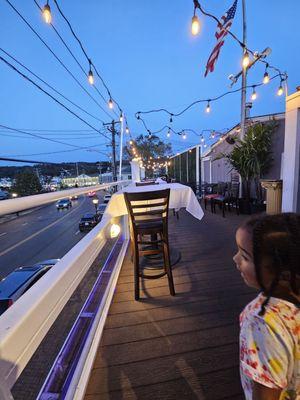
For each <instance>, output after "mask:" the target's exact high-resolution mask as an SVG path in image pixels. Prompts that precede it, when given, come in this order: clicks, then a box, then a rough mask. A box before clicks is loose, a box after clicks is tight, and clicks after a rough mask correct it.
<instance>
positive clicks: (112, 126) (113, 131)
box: [103, 120, 120, 182]
mask: <svg viewBox="0 0 300 400" xmlns="http://www.w3.org/2000/svg"><path fill="white" fill-rule="evenodd" d="M116 124H120V122H119V121H115V120H112V122H109V123H106V124H103V125H104V126H108V128H107V129H108V130H109V131H110V132H111V146H112V174H113V181H114V182H116V180H117V165H116V133H117V132H116V128H115V125H116Z"/></svg>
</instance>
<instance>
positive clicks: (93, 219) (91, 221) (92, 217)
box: [79, 213, 99, 232]
mask: <svg viewBox="0 0 300 400" xmlns="http://www.w3.org/2000/svg"><path fill="white" fill-rule="evenodd" d="M98 222H99V218H98V216H97V214H92V213H87V214H84V215H83V217H82V218H81V220H80V222H79V230H80V232H83V231H88V230H90V229H93V228H94V226H96V225H97V224H98Z"/></svg>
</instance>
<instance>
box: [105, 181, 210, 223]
mask: <svg viewBox="0 0 300 400" xmlns="http://www.w3.org/2000/svg"><path fill="white" fill-rule="evenodd" d="M168 188H170V189H171V191H170V203H169V208H171V209H173V208H174V209H175V210H179V209H181V208H185V209H186V210H187V211H188V212H189V213H190V214H192V215H193V217H195V218H197V219H199V220H200V219H202V217H203V215H204V213H203V210H202V208H201V206H200V204H199V201H198V200H197V198H196V196H195V194H194V192H193V191H192V189H191V188H190V187H189V186H185V185H181V184H180V183H164V184H163V183H161V184H159V185H147V186H135V185H129V186H127V187H126V188H124V189H123V190H120V191H118V192H117V193H115V194H113V195H112V197H111V199H110V201H109V203H108V205H107V207H106V210H105V213H104V217H107V218H109V219H110V218H112V217H120V216H121V215H126V214H128V213H127V208H126V203H125V199H124V194H123V193H124V192H129V193H136V192H150V191H156V190H164V189H168Z"/></svg>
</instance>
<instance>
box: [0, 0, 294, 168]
mask: <svg viewBox="0 0 300 400" xmlns="http://www.w3.org/2000/svg"><path fill="white" fill-rule="evenodd" d="M9 1H10V3H11V4H13V5H14V7H15V8H16V9H17V10H18V11H19V12H20V13H21V14H22V16H23V17H24V18H26V20H27V21H28V22H29V23H30V24H31V25H32V27H34V29H35V30H36V31H37V32H38V33H39V34H40V35H41V37H42V38H43V39H44V40H45V41H46V42H47V44H48V45H49V46H50V47H51V49H52V50H53V51H54V52H55V54H56V55H57V56H58V57H59V58H60V59H61V60H62V61H63V62H64V63H65V65H66V66H67V67H68V68H69V70H70V71H71V72H72V73H73V74H74V75H75V76H76V78H77V79H78V80H79V81H80V83H81V84H82V85H83V86H84V88H85V89H86V90H88V91H89V93H90V94H91V95H92V96H93V97H94V98H95V99H96V101H97V102H98V103H99V104H100V105H101V106H102V107H103V108H104V109H105V110H106V111H107V113H108V114H110V115H107V114H106V113H104V111H103V110H102V109H101V108H100V107H99V106H98V105H97V104H95V103H94V102H93V100H92V99H91V98H90V97H89V96H88V95H87V94H86V93H85V92H84V91H83V90H82V89H81V88H80V87H79V86H78V85H77V84H76V83H75V81H74V80H73V79H72V78H71V77H70V75H68V74H67V72H66V71H65V70H64V69H63V68H62V66H61V65H59V63H58V62H57V60H56V59H55V58H54V57H53V55H52V54H51V53H50V52H49V50H47V49H46V47H45V46H44V45H43V44H42V43H41V42H40V41H39V40H38V38H37V37H36V36H35V35H34V33H33V32H32V31H31V30H30V29H29V28H28V26H26V24H25V23H24V22H23V21H22V20H21V18H20V17H19V16H18V15H17V14H16V12H15V11H13V9H12V8H11V6H10V5H9V4H8V2H7V0H2V1H1V2H0V15H1V25H0V48H1V50H0V56H1V57H4V58H5V59H7V60H9V61H10V62H11V63H12V64H13V65H15V66H17V64H16V63H15V62H14V61H12V60H11V59H10V58H9V57H8V56H7V55H5V54H4V53H3V51H2V50H5V51H6V52H7V53H9V54H10V55H12V56H13V57H15V58H16V59H17V60H18V61H19V62H21V63H23V64H24V65H25V66H26V67H27V68H29V69H30V70H32V71H33V72H34V73H36V74H37V75H39V76H40V77H41V78H42V79H44V80H45V81H47V83H49V84H51V85H52V86H53V87H55V88H56V89H57V90H58V91H60V92H61V93H63V94H64V95H65V96H66V97H68V98H69V99H70V100H72V101H73V102H75V103H76V104H78V105H80V106H81V107H82V108H83V109H85V110H86V111H88V112H89V113H90V114H92V115H93V116H95V117H96V118H99V119H100V120H103V121H104V122H110V121H111V120H112V118H116V116H115V115H113V114H112V112H111V110H109V109H108V107H107V104H106V103H105V102H104V101H103V100H102V98H101V97H100V96H99V94H98V93H97V92H96V91H95V90H94V88H93V87H91V86H90V85H89V84H88V82H87V80H86V78H85V76H84V75H83V73H82V71H81V70H80V69H79V67H78V65H77V64H76V63H75V62H74V60H73V59H72V58H71V56H70V54H68V52H67V51H66V49H65V48H64V46H63V45H62V43H61V42H60V40H59V39H58V37H57V35H56V34H55V32H54V31H53V29H52V28H51V26H49V25H47V24H45V22H44V21H43V20H42V17H41V14H40V11H39V9H38V7H37V6H36V4H35V2H34V0H9ZM57 1H58V4H59V5H60V6H61V8H62V10H63V12H64V13H65V15H66V16H67V17H68V19H69V20H70V22H71V24H72V26H73V28H74V30H75V32H76V33H77V35H78V36H79V38H80V39H81V41H82V43H83V45H84V47H85V49H86V51H87V53H88V54H89V56H90V58H91V59H92V61H93V63H94V64H95V65H96V67H97V69H98V70H99V72H100V73H101V75H102V77H103V78H104V80H105V82H106V84H107V85H108V87H109V89H110V91H111V93H112V95H113V97H114V98H115V99H116V100H117V101H118V103H119V104H120V106H121V107H122V109H123V110H124V112H125V113H126V116H127V119H128V124H129V128H130V130H131V133H132V135H133V137H135V136H137V135H138V134H141V133H145V129H144V128H143V126H142V124H141V123H140V122H139V121H137V120H136V119H135V117H134V114H135V112H137V111H140V110H151V109H156V108H162V107H163V108H167V109H168V110H170V111H171V112H174V113H176V112H178V111H180V110H181V109H183V108H184V107H186V106H187V105H189V104H190V103H192V102H193V101H195V100H198V99H208V98H212V97H215V96H218V95H221V94H222V93H224V92H226V91H227V90H229V83H230V81H229V80H228V76H229V75H230V74H235V73H237V72H239V70H240V68H241V67H240V65H241V64H240V62H241V48H240V47H239V45H238V44H237V43H236V42H235V41H234V40H232V38H231V37H229V36H227V37H226V40H225V45H224V46H223V48H222V50H221V54H220V57H219V59H218V61H217V64H216V68H215V71H214V72H213V73H211V74H209V75H208V76H207V77H206V78H204V71H205V65H206V62H207V59H208V57H209V54H210V52H211V50H212V49H213V47H214V45H215V37H214V34H215V31H216V23H215V22H214V21H211V20H210V19H208V18H207V17H204V16H202V15H201V14H200V13H199V12H198V16H199V19H200V21H201V32H200V35H198V36H196V37H194V36H192V35H191V33H190V22H191V17H192V15H193V1H192V0H174V1H166V0H151V1H146V0H128V1H124V0H101V1H99V0H98V1H97V0H85V1H79V0H64V1H61V0H57ZM37 2H38V3H39V5H40V6H41V7H43V6H44V4H45V2H46V1H45V0H42V1H41V0H37ZM200 2H201V4H202V5H203V7H204V8H205V9H206V10H207V11H210V12H212V13H213V14H215V15H217V16H218V17H219V18H220V17H221V16H222V14H224V12H225V11H226V10H227V9H228V8H229V7H230V6H231V5H232V3H233V0H222V1H221V0H210V1H209V0H203V1H200ZM246 3H247V24H248V47H249V48H250V49H251V50H254V51H256V50H257V51H262V50H263V49H265V48H266V47H270V48H271V49H272V53H271V55H270V56H269V57H268V62H269V63H270V64H272V65H274V66H276V67H278V68H279V69H280V70H282V71H286V72H287V73H288V77H289V78H288V90H289V93H293V92H294V91H295V89H296V86H298V85H300V77H299V65H300V51H299V42H300V33H299V15H300V1H299V0H288V1H285V2H282V0H265V1H261V0H251V1H250V0H248V1H246ZM49 5H50V7H51V10H52V18H53V25H54V26H55V27H56V28H57V30H58V31H59V33H60V34H61V35H62V37H63V38H64V40H65V41H66V43H67V44H68V46H69V47H70V48H71V49H72V51H73V52H74V54H75V55H76V57H77V58H78V60H79V61H80V63H81V65H82V66H83V67H84V69H85V70H86V71H87V70H88V63H87V61H86V58H85V57H84V55H83V53H82V51H81V49H80V47H79V45H78V43H77V42H76V41H75V40H74V38H73V36H72V35H71V33H70V31H69V29H68V27H67V25H66V23H65V21H64V20H63V19H62V18H61V16H60V15H59V13H58V10H57V9H56V6H55V4H54V2H53V1H52V0H50V1H49ZM231 30H232V32H234V33H235V34H236V35H237V36H238V37H239V38H241V37H242V10H241V0H239V2H238V9H237V13H236V16H235V19H234V21H233V25H232V28H231ZM0 61H1V62H0V74H1V75H0V76H1V91H0V103H1V113H0V115H1V118H0V124H1V125H5V126H8V127H11V128H17V129H21V130H25V129H26V130H36V131H31V132H32V133H35V134H38V135H41V136H44V137H47V138H53V139H55V140H60V141H63V142H65V143H70V144H73V145H76V146H82V147H84V146H96V145H97V147H92V149H94V150H98V151H101V152H104V153H105V154H109V153H110V152H111V150H110V148H109V147H107V146H106V145H107V144H108V140H106V139H105V138H103V137H102V136H100V134H97V133H96V132H92V131H87V130H89V129H90V128H89V127H88V126H86V125H85V124H84V123H83V122H81V121H80V120H78V119H77V118H75V117H74V116H73V115H71V114H69V113H68V112H67V111H66V110H64V109H62V108H61V107H60V106H59V105H58V104H56V103H54V102H53V100H51V99H50V98H49V97H47V96H46V95H45V94H43V93H41V92H40V91H39V90H38V89H37V88H35V87H34V86H33V85H32V84H31V83H29V82H27V81H26V80H25V79H23V78H22V77H21V76H19V75H18V74H17V73H16V72H15V71H13V70H12V69H11V68H9V67H8V66H7V65H5V64H4V63H3V61H2V60H0ZM18 68H19V69H20V70H21V71H22V72H25V70H24V69H23V68H21V67H18ZM25 73H26V75H28V76H30V74H29V73H28V72H25ZM263 74H264V66H263V65H261V64H259V63H258V64H257V65H256V66H255V67H254V68H253V69H251V70H250V71H249V75H248V84H249V85H252V84H256V83H260V82H261V81H262V77H263ZM270 75H271V76H272V75H273V72H271V71H270ZM33 79H34V80H35V81H37V80H36V78H33ZM95 82H96V86H97V88H98V89H99V91H100V92H101V93H102V94H103V96H104V97H105V99H107V100H108V96H107V93H106V91H105V89H104V87H103V85H102V84H101V82H100V80H99V78H97V77H95ZM41 85H42V86H43V87H44V88H45V89H46V90H48V91H50V92H51V93H52V94H53V95H54V96H55V97H57V98H58V99H60V101H62V102H63V103H64V104H66V105H67V106H68V107H70V108H71V109H72V110H74V112H76V113H77V114H78V115H80V116H81V117H82V118H84V119H85V120H86V121H87V122H88V123H90V124H91V125H93V126H94V127H96V128H98V129H102V122H101V121H99V120H97V119H95V118H93V117H91V116H88V115H86V114H84V113H83V112H82V111H80V110H78V109H76V108H75V107H74V106H72V105H70V104H68V102H67V101H66V100H64V99H62V98H61V97H60V96H59V95H57V94H54V93H53V92H52V91H51V90H50V89H47V88H46V87H45V86H44V85H43V84H41ZM239 86H240V82H238V83H237V84H236V85H235V86H234V87H233V89H237V88H238V87H239ZM278 86H279V79H278V78H277V79H275V80H273V81H272V82H270V83H269V84H268V85H264V86H263V87H260V88H258V89H257V92H258V98H257V100H256V101H255V102H254V104H253V108H252V111H251V115H252V116H255V115H263V114H269V113H277V112H282V111H284V108H285V99H284V96H281V97H278V96H276V91H277V88H278ZM250 94H251V90H248V99H249V96H250ZM145 118H146V121H147V124H148V125H149V128H150V129H151V130H153V131H155V130H158V129H160V128H162V127H163V126H164V125H166V124H169V117H167V115H166V114H163V113H162V114H153V115H148V116H146V117H145ZM239 118H240V93H236V94H231V95H229V96H227V97H225V98H223V99H222V100H220V101H218V102H214V103H212V104H211V113H209V114H207V113H205V104H204V103H203V104H200V105H196V106H194V107H193V108H192V109H191V110H189V111H188V112H186V113H185V114H184V115H182V116H181V117H178V118H174V122H173V128H174V129H175V130H176V131H179V130H182V129H186V128H189V129H194V130H195V131H197V132H198V133H199V134H200V133H201V131H202V130H204V129H215V130H222V129H225V128H230V127H232V126H233V125H235V124H236V123H238V122H239ZM38 130H41V132H39V131H38ZM47 130H48V132H47ZM51 130H52V132H51ZM54 130H57V132H55V131H54ZM53 131H54V132H53ZM75 131H76V132H75ZM0 135H1V152H0V154H1V156H2V157H12V158H23V159H29V160H40V161H49V162H64V161H70V162H75V161H90V162H96V161H99V160H105V159H107V155H103V154H102V153H99V152H96V151H87V150H82V149H81V150H76V151H73V150H74V148H72V147H71V146H67V145H62V144H58V143H51V142H49V141H47V140H42V139H38V138H30V136H27V135H25V134H21V133H16V132H12V131H11V132H9V131H7V130H4V129H1V128H0ZM160 136H161V138H163V140H164V141H167V138H166V133H162V134H160ZM170 142H171V143H172V146H173V151H174V152H175V151H180V150H183V148H185V147H188V146H190V145H193V144H197V143H199V137H198V136H196V135H193V134H192V133H189V134H188V137H187V139H186V141H184V140H183V139H182V138H180V137H179V136H176V137H175V136H174V135H173V136H172V137H171V138H170ZM65 150H72V151H68V152H62V153H55V154H39V153H50V152H57V151H65ZM3 165H13V163H8V162H3V161H2V162H0V166H3Z"/></svg>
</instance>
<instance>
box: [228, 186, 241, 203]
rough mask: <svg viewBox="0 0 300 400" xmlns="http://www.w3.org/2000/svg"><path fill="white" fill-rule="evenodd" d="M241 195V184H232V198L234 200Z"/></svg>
mask: <svg viewBox="0 0 300 400" xmlns="http://www.w3.org/2000/svg"><path fill="white" fill-rule="evenodd" d="M239 193H240V184H239V183H232V184H231V188H230V197H232V198H233V199H237V198H238V197H239Z"/></svg>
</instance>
